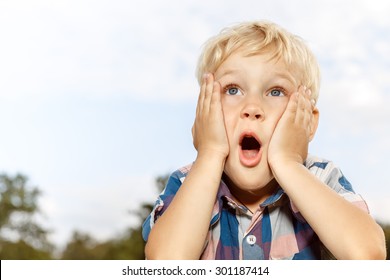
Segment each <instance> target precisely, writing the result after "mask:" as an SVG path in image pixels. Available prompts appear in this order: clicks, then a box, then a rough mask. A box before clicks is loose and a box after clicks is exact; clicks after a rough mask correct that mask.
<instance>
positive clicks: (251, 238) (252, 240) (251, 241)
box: [246, 235, 256, 245]
mask: <svg viewBox="0 0 390 280" xmlns="http://www.w3.org/2000/svg"><path fill="white" fill-rule="evenodd" d="M246 242H247V243H248V244H249V245H253V244H255V243H256V236H254V235H248V236H247V237H246Z"/></svg>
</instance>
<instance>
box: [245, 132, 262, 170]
mask: <svg viewBox="0 0 390 280" xmlns="http://www.w3.org/2000/svg"><path fill="white" fill-rule="evenodd" d="M240 147H241V151H240V160H241V162H242V163H243V164H244V165H246V166H254V165H256V164H258V163H259V161H260V158H261V153H260V150H261V143H260V141H259V140H258V139H257V137H256V135H254V134H252V133H250V134H243V135H242V136H241V140H240Z"/></svg>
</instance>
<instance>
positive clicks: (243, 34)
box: [196, 21, 320, 101]
mask: <svg viewBox="0 0 390 280" xmlns="http://www.w3.org/2000/svg"><path fill="white" fill-rule="evenodd" d="M238 49H240V50H242V51H244V52H245V55H248V56H250V55H256V54H264V53H268V54H270V55H271V59H276V60H279V59H282V60H283V62H284V63H285V64H286V65H287V66H288V67H290V66H291V67H293V69H294V70H296V71H299V76H300V77H302V81H301V82H302V85H304V86H306V87H307V88H308V89H310V90H311V92H312V98H313V99H314V100H315V101H317V99H318V94H319V84H320V70H319V66H318V62H317V59H316V58H315V56H314V54H313V53H312V52H311V50H310V49H309V48H308V47H307V45H306V44H305V43H304V41H303V40H302V39H301V38H300V37H298V36H296V35H294V34H291V33H290V32H288V31H286V30H285V29H283V28H281V27H280V26H278V25H276V24H274V23H272V22H267V21H253V22H243V23H240V24H237V25H234V26H231V27H228V28H225V29H223V30H222V31H221V32H220V33H219V34H218V35H216V36H214V37H212V38H210V39H209V40H208V41H207V42H206V43H205V45H204V46H203V51H202V53H201V55H200V57H199V61H198V66H197V73H196V75H197V79H198V82H199V84H201V82H202V77H203V74H205V73H214V72H215V71H216V70H217V69H218V67H219V66H220V65H221V64H222V63H223V62H224V61H225V60H226V59H227V58H228V57H229V56H230V55H231V54H232V53H233V52H235V51H236V50H238Z"/></svg>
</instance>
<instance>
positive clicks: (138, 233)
mask: <svg viewBox="0 0 390 280" xmlns="http://www.w3.org/2000/svg"><path fill="white" fill-rule="evenodd" d="M168 177H169V176H168V175H165V176H159V177H157V178H156V181H155V182H156V187H157V191H158V192H161V191H162V190H163V188H164V187H165V185H166V182H167V180H168ZM152 209H153V204H151V203H143V204H142V205H141V206H140V208H139V209H138V210H135V211H130V212H129V213H130V214H131V215H135V216H136V217H137V218H138V220H139V224H138V225H137V226H136V227H133V228H129V229H128V230H126V231H125V233H124V234H123V236H121V237H117V238H113V239H110V240H107V241H105V242H100V243H99V242H97V241H96V240H95V239H94V238H92V237H91V236H90V235H88V234H85V233H84V234H83V233H80V232H77V231H76V232H74V233H73V236H72V238H71V240H70V241H69V242H68V244H67V245H66V247H65V249H64V251H63V253H62V256H61V259H64V260H143V259H145V253H144V248H145V242H144V240H143V239H142V222H143V221H144V220H145V219H146V218H147V216H148V215H149V214H150V212H151V211H152Z"/></svg>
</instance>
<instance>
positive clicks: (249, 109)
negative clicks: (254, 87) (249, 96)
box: [241, 100, 264, 120]
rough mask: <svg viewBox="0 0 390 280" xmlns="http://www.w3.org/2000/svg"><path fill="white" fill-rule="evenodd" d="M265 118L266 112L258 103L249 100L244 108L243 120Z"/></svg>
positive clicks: (242, 112)
mask: <svg viewBox="0 0 390 280" xmlns="http://www.w3.org/2000/svg"><path fill="white" fill-rule="evenodd" d="M263 117H264V112H263V110H262V108H261V106H260V104H259V102H258V101H257V102H256V101H254V100H249V101H248V102H247V103H246V104H245V105H244V107H243V108H242V111H241V118H243V119H251V120H260V119H262V118H263Z"/></svg>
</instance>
